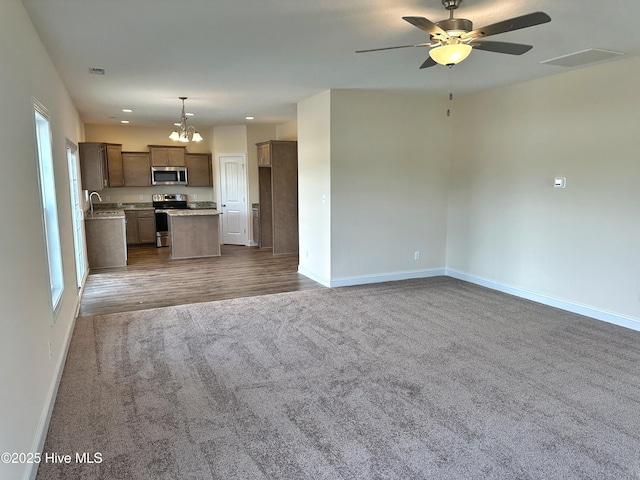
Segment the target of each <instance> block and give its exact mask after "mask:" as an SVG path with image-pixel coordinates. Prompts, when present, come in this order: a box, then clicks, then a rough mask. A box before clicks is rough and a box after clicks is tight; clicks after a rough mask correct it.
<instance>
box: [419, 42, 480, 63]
mask: <svg viewBox="0 0 640 480" xmlns="http://www.w3.org/2000/svg"><path fill="white" fill-rule="evenodd" d="M471 49H472V47H471V45H467V44H466V43H454V44H450V45H441V46H439V47H435V48H432V49H431V50H429V56H430V57H431V58H432V59H433V61H434V62H436V63H439V64H440V65H455V64H456V63H460V62H461V61H463V60H464V59H465V58H467V57H468V56H469V54H470V53H471Z"/></svg>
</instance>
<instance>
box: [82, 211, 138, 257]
mask: <svg viewBox="0 0 640 480" xmlns="http://www.w3.org/2000/svg"><path fill="white" fill-rule="evenodd" d="M84 225H85V234H86V240H87V260H88V261H89V268H110V267H124V266H125V265H126V264H127V248H126V244H125V241H124V239H125V223H124V218H122V214H120V216H119V217H116V216H114V217H97V218H95V217H89V216H88V217H85V222H84Z"/></svg>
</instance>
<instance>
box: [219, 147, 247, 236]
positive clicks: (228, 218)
mask: <svg viewBox="0 0 640 480" xmlns="http://www.w3.org/2000/svg"><path fill="white" fill-rule="evenodd" d="M246 163H247V160H246V157H245V155H244V154H228V155H218V164H219V166H220V205H219V208H218V210H220V211H221V212H222V216H221V217H220V219H221V222H220V226H221V229H222V243H225V244H229V245H248V242H249V235H248V233H247V231H248V227H249V225H248V218H249V213H248V209H247V168H246Z"/></svg>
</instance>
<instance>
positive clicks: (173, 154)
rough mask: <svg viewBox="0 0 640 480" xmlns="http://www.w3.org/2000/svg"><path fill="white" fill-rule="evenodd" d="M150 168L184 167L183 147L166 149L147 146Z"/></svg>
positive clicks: (158, 146) (184, 150)
mask: <svg viewBox="0 0 640 480" xmlns="http://www.w3.org/2000/svg"><path fill="white" fill-rule="evenodd" d="M149 152H150V155H151V166H152V167H184V166H186V153H187V152H186V148H185V147H167V146H164V145H149Z"/></svg>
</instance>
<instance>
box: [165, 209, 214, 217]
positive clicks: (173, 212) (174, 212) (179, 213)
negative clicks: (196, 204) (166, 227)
mask: <svg viewBox="0 0 640 480" xmlns="http://www.w3.org/2000/svg"><path fill="white" fill-rule="evenodd" d="M156 212H157V213H166V214H167V215H169V216H170V217H193V216H198V215H222V212H220V211H218V210H215V209H213V208H203V209H196V210H193V209H158V210H156Z"/></svg>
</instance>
